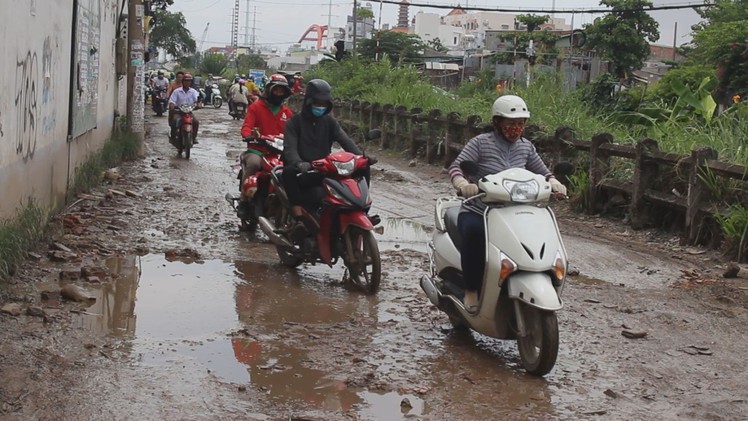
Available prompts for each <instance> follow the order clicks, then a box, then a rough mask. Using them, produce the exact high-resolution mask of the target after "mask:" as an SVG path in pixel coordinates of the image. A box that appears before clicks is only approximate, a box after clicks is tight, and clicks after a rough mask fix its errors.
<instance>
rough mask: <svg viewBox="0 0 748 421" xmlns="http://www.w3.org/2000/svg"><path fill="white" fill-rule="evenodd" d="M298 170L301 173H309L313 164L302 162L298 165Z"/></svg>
mask: <svg viewBox="0 0 748 421" xmlns="http://www.w3.org/2000/svg"><path fill="white" fill-rule="evenodd" d="M296 169H297V170H298V171H299V172H300V173H301V172H307V171H309V170H311V169H312V164H310V163H308V162H305V161H301V162H299V163H298V164H296Z"/></svg>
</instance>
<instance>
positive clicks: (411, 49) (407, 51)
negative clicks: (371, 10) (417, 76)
mask: <svg viewBox="0 0 748 421" xmlns="http://www.w3.org/2000/svg"><path fill="white" fill-rule="evenodd" d="M357 48H358V54H359V55H360V56H361V57H362V58H364V59H368V60H375V58H376V57H377V53H378V54H379V57H380V58H381V57H382V56H384V55H386V56H388V57H389V58H390V60H391V62H392V63H393V64H394V65H397V66H402V65H406V64H414V63H419V62H420V61H421V58H422V57H423V52H424V50H426V48H427V46H426V44H425V43H424V42H423V41H421V38H420V37H419V36H418V35H415V34H406V33H402V32H393V31H379V32H377V33H375V34H374V37H373V38H370V39H362V40H361V42H360V43H359V44H358V47H357Z"/></svg>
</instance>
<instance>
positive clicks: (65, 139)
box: [0, 0, 146, 219]
mask: <svg viewBox="0 0 748 421" xmlns="http://www.w3.org/2000/svg"><path fill="white" fill-rule="evenodd" d="M7 10H9V9H7ZM121 13H122V7H121V4H120V3H118V2H114V1H109V2H97V1H90V2H89V1H74V0H58V1H53V2H43V3H42V2H38V1H32V2H22V3H18V4H17V7H14V9H13V12H12V13H10V12H5V13H3V14H1V15H0V36H2V39H4V40H5V42H3V44H2V47H0V51H2V55H3V57H4V60H3V61H2V64H0V88H1V89H2V90H3V92H5V93H7V94H9V98H8V99H6V100H4V101H0V185H1V186H2V187H3V200H2V201H0V219H6V218H8V219H10V218H14V217H15V216H16V215H17V213H18V212H19V211H20V207H21V206H23V205H26V204H27V203H28V202H29V201H30V200H33V201H34V202H35V203H36V204H37V205H38V206H39V207H40V208H41V209H43V210H45V211H50V212H56V211H58V210H60V209H61V208H62V207H64V206H65V204H66V194H67V192H68V189H69V187H70V186H72V185H73V183H74V181H75V177H76V175H77V173H78V170H79V168H80V167H81V166H82V165H83V164H84V163H85V162H86V161H87V160H88V159H90V158H91V157H92V156H93V154H95V153H96V152H98V151H99V150H100V149H101V148H102V147H103V145H104V143H105V142H106V141H107V140H108V139H109V138H110V137H111V136H112V133H113V132H114V128H115V125H116V123H117V121H118V117H119V116H120V115H124V114H127V111H126V108H127V105H126V92H127V86H126V85H127V78H125V77H124V76H125V74H126V70H127V65H128V63H132V65H133V67H136V68H139V69H140V70H139V73H137V72H136V75H138V74H139V75H140V77H136V78H135V79H136V80H135V83H136V85H135V86H134V87H132V88H131V89H130V90H131V91H132V92H133V98H134V99H133V101H135V103H139V104H143V102H144V100H143V89H142V87H143V82H144V78H145V76H144V71H143V69H144V65H143V64H144V52H145V51H146V50H145V46H144V45H143V43H140V44H139V47H140V49H141V51H140V52H134V53H133V56H132V57H129V56H128V54H127V51H126V47H127V42H126V37H125V36H124V35H123V34H126V32H127V31H126V30H125V29H126V28H123V25H124V26H126V23H127V20H126V19H121V18H122V15H121ZM123 22H124V23H123ZM142 113H143V109H142V107H141V108H140V117H141V119H142V115H143V114H142ZM137 114H138V113H137V111H136V112H134V113H133V115H134V116H137ZM133 118H135V117H133ZM134 125H135V124H134Z"/></svg>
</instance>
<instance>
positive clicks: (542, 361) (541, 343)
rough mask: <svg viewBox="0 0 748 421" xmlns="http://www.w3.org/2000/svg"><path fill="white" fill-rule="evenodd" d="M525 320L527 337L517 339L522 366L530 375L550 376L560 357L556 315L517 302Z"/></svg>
mask: <svg viewBox="0 0 748 421" xmlns="http://www.w3.org/2000/svg"><path fill="white" fill-rule="evenodd" d="M515 305H519V306H520V312H521V313H522V318H523V319H524V323H525V329H526V331H527V336H525V337H524V338H521V337H518V338H517V348H518V349H519V358H520V360H521V361H522V366H523V367H524V368H525V370H527V372H528V373H531V374H535V375H538V376H544V375H546V374H548V373H549V372H550V371H551V370H552V369H553V366H554V365H555V364H556V357H557V356H558V320H557V319H556V313H554V312H552V311H543V310H540V309H538V308H535V307H531V306H529V305H527V304H525V303H522V302H517V303H515Z"/></svg>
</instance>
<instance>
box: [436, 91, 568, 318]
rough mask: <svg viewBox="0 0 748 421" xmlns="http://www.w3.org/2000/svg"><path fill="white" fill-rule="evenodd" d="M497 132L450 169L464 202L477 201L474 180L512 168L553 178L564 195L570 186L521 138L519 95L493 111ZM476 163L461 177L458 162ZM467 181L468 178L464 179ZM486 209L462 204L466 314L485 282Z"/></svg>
mask: <svg viewBox="0 0 748 421" xmlns="http://www.w3.org/2000/svg"><path fill="white" fill-rule="evenodd" d="M491 114H492V117H493V118H492V126H493V130H492V131H491V132H488V133H482V134H479V135H478V136H475V137H474V138H472V139H470V140H469V141H468V142H467V144H465V146H464V147H463V148H462V151H461V152H460V154H459V155H458V156H457V158H455V160H454V162H452V165H450V166H449V177H450V179H451V180H452V185H454V187H455V188H456V189H458V190H459V191H460V194H461V195H462V196H463V197H471V196H475V195H477V194H478V193H479V191H478V186H477V185H476V184H475V183H474V182H473V181H469V180H468V179H471V180H478V179H480V178H482V177H485V176H486V175H489V174H495V173H498V172H501V171H504V170H506V169H509V168H525V169H527V170H529V171H532V172H534V173H537V174H541V175H544V176H547V177H551V178H550V183H551V189H552V190H553V191H554V192H559V193H562V194H564V195H565V194H566V187H565V186H564V185H563V184H561V183H560V182H559V181H558V180H556V178H555V177H554V176H553V174H552V173H551V171H549V170H548V167H547V166H546V165H545V164H544V163H543V161H542V160H541V159H540V156H539V155H538V152H537V151H536V150H535V146H533V144H532V142H530V141H529V140H528V139H526V138H524V137H522V134H523V132H524V130H525V124H526V123H527V119H528V118H530V110H529V109H528V107H527V104H526V103H525V101H524V100H523V99H522V98H520V97H518V96H516V95H503V96H501V97H499V98H498V99H496V101H494V103H493V106H492V107H491ZM463 161H473V162H475V163H476V164H477V173H476V174H469V175H466V174H463V173H462V170H461V169H460V163H461V162H463ZM466 177H467V178H466ZM484 209H485V204H483V202H481V201H480V200H474V201H470V202H468V203H465V204H463V205H462V209H461V210H460V215H459V218H458V222H457V227H458V229H459V231H460V234H461V235H462V237H463V238H469V239H470V241H465V242H463V243H462V246H461V250H460V259H461V263H462V268H463V276H464V279H465V286H466V287H465V297H464V299H463V302H464V304H465V308H466V309H467V310H468V311H473V312H474V311H477V309H478V292H479V289H480V286H481V284H482V281H483V270H484V267H485V255H486V251H485V247H486V245H485V227H484V220H483V211H484Z"/></svg>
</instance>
